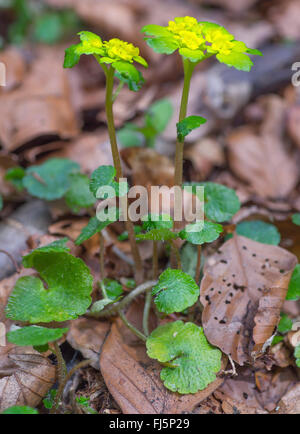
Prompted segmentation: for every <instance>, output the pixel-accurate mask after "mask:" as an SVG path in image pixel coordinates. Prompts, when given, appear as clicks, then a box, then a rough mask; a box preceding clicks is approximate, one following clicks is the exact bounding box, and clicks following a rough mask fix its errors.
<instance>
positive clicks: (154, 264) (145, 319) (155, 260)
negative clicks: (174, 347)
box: [143, 241, 158, 336]
mask: <svg viewBox="0 0 300 434" xmlns="http://www.w3.org/2000/svg"><path fill="white" fill-rule="evenodd" d="M152 273H153V280H156V279H157V276H158V243H157V241H153V257H152ZM151 301H152V288H151V287H150V288H148V289H147V291H146V297H145V306H144V313H143V330H144V333H145V335H146V336H149V316H150V309H151Z"/></svg>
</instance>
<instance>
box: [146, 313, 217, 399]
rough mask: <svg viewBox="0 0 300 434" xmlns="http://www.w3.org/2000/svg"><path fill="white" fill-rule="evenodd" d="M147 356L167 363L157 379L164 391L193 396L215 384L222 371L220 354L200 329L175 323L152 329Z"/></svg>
mask: <svg viewBox="0 0 300 434" xmlns="http://www.w3.org/2000/svg"><path fill="white" fill-rule="evenodd" d="M146 346H147V354H148V356H149V357H151V358H152V359H156V360H158V361H159V362H161V363H167V364H168V367H165V368H163V369H162V371H161V374H160V378H161V380H162V381H163V382H164V385H165V387H166V388H167V389H169V390H171V391H172V392H179V393H181V394H187V393H196V392H198V391H199V390H203V389H205V388H206V387H207V386H208V385H209V384H210V383H212V382H213V381H215V379H216V373H217V372H219V371H220V369H221V355H222V353H221V351H220V350H218V349H217V348H214V347H212V346H211V345H210V344H209V343H208V342H207V339H206V337H205V335H204V333H203V329H202V328H201V327H198V326H196V325H195V324H193V323H183V322H182V321H175V322H172V323H168V324H165V325H163V326H160V327H158V328H157V329H155V330H154V331H153V332H152V333H151V335H150V336H149V337H148V339H147V342H146Z"/></svg>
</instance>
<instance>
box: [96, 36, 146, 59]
mask: <svg viewBox="0 0 300 434" xmlns="http://www.w3.org/2000/svg"><path fill="white" fill-rule="evenodd" d="M104 48H105V50H106V55H107V57H109V58H111V59H115V60H125V61H126V62H130V63H132V62H133V61H134V57H138V56H139V54H140V50H139V48H138V47H135V46H134V45H133V44H131V43H129V42H125V41H121V40H120V39H117V38H114V39H111V40H110V41H106V42H104Z"/></svg>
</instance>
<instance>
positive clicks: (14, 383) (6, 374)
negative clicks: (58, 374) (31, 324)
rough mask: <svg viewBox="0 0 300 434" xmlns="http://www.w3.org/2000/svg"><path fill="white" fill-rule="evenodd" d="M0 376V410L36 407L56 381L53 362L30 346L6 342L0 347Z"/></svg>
mask: <svg viewBox="0 0 300 434" xmlns="http://www.w3.org/2000/svg"><path fill="white" fill-rule="evenodd" d="M1 377H2V378H1ZM0 378H1V379H0V412H1V411H3V410H4V409H5V408H8V407H11V406H13V405H28V406H30V407H36V406H37V405H38V404H39V403H40V401H41V400H42V399H43V398H44V396H45V395H46V394H47V392H48V390H49V389H50V388H51V387H52V386H53V384H54V382H55V366H53V365H52V364H51V362H50V361H49V360H48V359H47V358H45V357H43V356H42V355H41V354H39V353H38V352H37V351H34V350H33V349H31V348H28V347H26V348H25V347H15V346H14V345H12V344H9V345H7V346H6V347H1V348H0Z"/></svg>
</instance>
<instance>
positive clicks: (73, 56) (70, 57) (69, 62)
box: [64, 45, 80, 68]
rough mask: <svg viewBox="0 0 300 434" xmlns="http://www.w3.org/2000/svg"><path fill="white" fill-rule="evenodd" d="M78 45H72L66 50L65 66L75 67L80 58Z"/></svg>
mask: <svg viewBox="0 0 300 434" xmlns="http://www.w3.org/2000/svg"><path fill="white" fill-rule="evenodd" d="M77 47H78V45H71V46H70V47H68V48H67V49H66V50H65V59H64V68H73V67H74V66H75V65H77V63H78V62H79V60H80V54H78V52H77Z"/></svg>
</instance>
